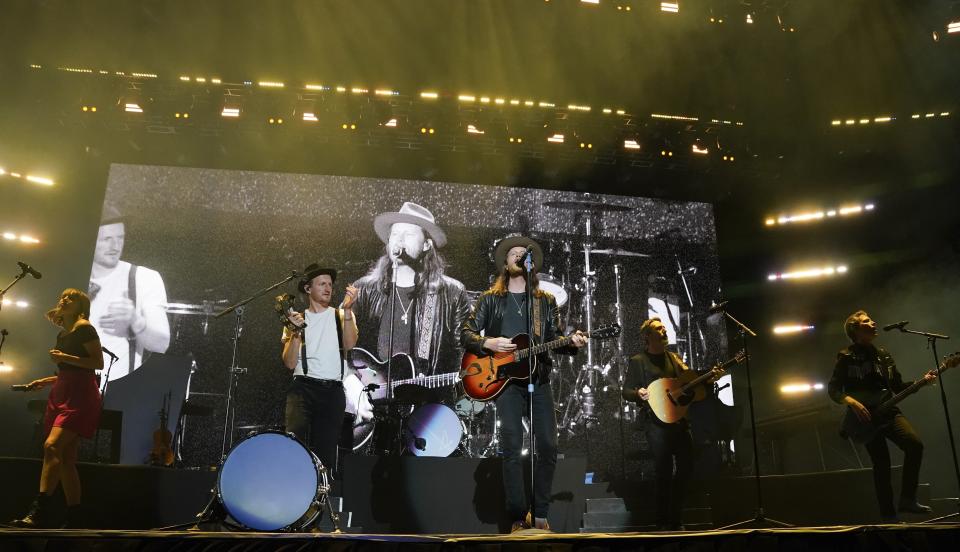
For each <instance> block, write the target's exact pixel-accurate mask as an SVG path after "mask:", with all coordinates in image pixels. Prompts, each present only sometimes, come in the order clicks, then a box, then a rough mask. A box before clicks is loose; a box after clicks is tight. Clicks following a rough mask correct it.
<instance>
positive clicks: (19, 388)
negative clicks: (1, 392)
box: [10, 385, 30, 391]
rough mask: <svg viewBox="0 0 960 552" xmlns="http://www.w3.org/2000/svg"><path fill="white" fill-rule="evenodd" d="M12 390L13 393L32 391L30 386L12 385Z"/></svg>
mask: <svg viewBox="0 0 960 552" xmlns="http://www.w3.org/2000/svg"><path fill="white" fill-rule="evenodd" d="M10 390H11V391H29V390H30V386H28V385H11V386H10Z"/></svg>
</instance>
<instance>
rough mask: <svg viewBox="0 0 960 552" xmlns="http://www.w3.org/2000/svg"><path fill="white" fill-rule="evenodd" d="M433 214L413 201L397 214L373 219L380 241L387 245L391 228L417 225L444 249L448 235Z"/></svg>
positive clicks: (408, 202)
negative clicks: (400, 225) (405, 224)
mask: <svg viewBox="0 0 960 552" xmlns="http://www.w3.org/2000/svg"><path fill="white" fill-rule="evenodd" d="M434 220H435V219H434V218H433V213H431V212H430V210H429V209H427V208H426V207H423V206H422V205H417V204H416V203H413V202H412V201H407V202H405V203H404V204H403V206H401V207H400V210H399V211H397V212H395V213H394V212H389V213H380V214H379V215H377V218H375V219H373V229H374V230H376V232H377V236H379V237H380V241H382V242H383V243H387V242H389V241H390V227H391V226H393V225H394V224H395V223H398V222H406V223H409V224H416V225H417V226H419V227H420V228H423V231H424V232H426V233H427V237H428V238H430V239H432V240H433V244H434V245H436V246H437V247H443V246H444V245H446V243H447V235H446V234H445V233H444V232H443V230H441V229H440V227H439V226H437V225H436V223H435V222H434Z"/></svg>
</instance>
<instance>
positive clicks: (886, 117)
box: [873, 115, 893, 123]
mask: <svg viewBox="0 0 960 552" xmlns="http://www.w3.org/2000/svg"><path fill="white" fill-rule="evenodd" d="M892 120H893V117H890V116H889V115H884V116H883V117H874V118H873V122H875V123H889V122H890V121H892Z"/></svg>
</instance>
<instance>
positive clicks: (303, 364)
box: [300, 309, 307, 376]
mask: <svg viewBox="0 0 960 552" xmlns="http://www.w3.org/2000/svg"><path fill="white" fill-rule="evenodd" d="M302 314H303V320H304V322H306V320H307V311H306V309H304V311H303V313H302ZM300 369H301V370H303V375H304V376H306V375H307V329H306V328H303V329H301V330H300Z"/></svg>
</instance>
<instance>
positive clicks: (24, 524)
mask: <svg viewBox="0 0 960 552" xmlns="http://www.w3.org/2000/svg"><path fill="white" fill-rule="evenodd" d="M51 518H52V515H51V513H50V496H49V495H45V494H42V493H41V494H38V495H37V498H35V499H34V500H33V504H32V505H30V511H28V512H27V515H25V516H23V518H21V519H15V520H13V521H11V522H10V526H11V527H21V528H23V529H51V528H53V527H54V522H53V519H51Z"/></svg>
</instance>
